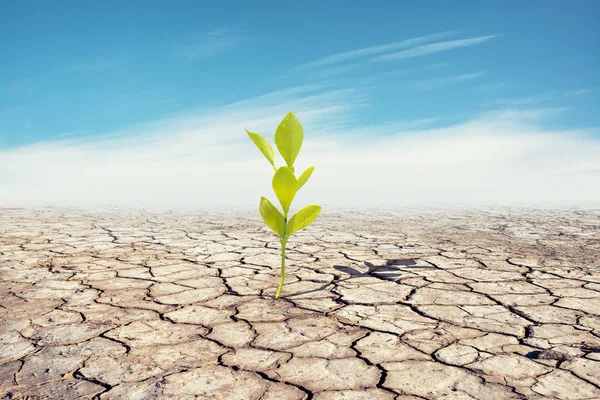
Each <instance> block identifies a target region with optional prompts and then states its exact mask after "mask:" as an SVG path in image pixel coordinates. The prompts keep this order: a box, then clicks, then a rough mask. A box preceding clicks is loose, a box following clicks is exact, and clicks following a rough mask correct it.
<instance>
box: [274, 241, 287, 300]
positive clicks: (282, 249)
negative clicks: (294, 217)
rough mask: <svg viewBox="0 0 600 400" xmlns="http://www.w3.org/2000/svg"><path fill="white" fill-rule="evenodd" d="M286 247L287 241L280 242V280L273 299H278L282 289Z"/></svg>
mask: <svg viewBox="0 0 600 400" xmlns="http://www.w3.org/2000/svg"><path fill="white" fill-rule="evenodd" d="M286 245H287V241H285V240H282V241H281V278H280V279H279V287H278V288H277V293H275V299H278V298H279V296H281V290H282V289H283V281H284V280H285V246H286Z"/></svg>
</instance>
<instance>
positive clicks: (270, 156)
mask: <svg viewBox="0 0 600 400" xmlns="http://www.w3.org/2000/svg"><path fill="white" fill-rule="evenodd" d="M246 132H247V133H248V136H250V139H252V141H253V142H254V144H255V145H256V147H258V149H259V150H260V152H261V153H263V155H264V156H265V157H266V158H267V160H269V162H270V163H271V165H272V166H273V167H275V152H274V151H273V147H271V144H270V143H269V142H268V141H267V139H265V138H264V136H262V135H261V134H259V133H254V132H250V131H249V130H248V129H246Z"/></svg>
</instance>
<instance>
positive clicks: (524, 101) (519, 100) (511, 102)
mask: <svg viewBox="0 0 600 400" xmlns="http://www.w3.org/2000/svg"><path fill="white" fill-rule="evenodd" d="M589 93H591V90H590V89H575V90H566V91H559V90H551V91H548V92H545V93H541V94H536V95H532V96H525V97H515V98H500V99H494V100H489V101H486V102H485V103H483V105H484V106H502V105H504V106H531V105H538V104H540V103H544V102H547V101H551V100H555V99H557V98H561V97H563V98H564V97H577V96H583V95H586V94H589Z"/></svg>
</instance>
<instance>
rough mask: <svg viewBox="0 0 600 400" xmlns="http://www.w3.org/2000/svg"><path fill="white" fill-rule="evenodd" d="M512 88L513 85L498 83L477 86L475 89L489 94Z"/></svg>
mask: <svg viewBox="0 0 600 400" xmlns="http://www.w3.org/2000/svg"><path fill="white" fill-rule="evenodd" d="M512 87H513V85H511V84H510V83H508V82H496V83H488V84H485V85H479V86H475V87H474V89H476V90H481V91H485V92H488V91H489V92H492V91H496V90H507V89H510V88H512Z"/></svg>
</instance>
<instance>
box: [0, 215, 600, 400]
mask: <svg viewBox="0 0 600 400" xmlns="http://www.w3.org/2000/svg"><path fill="white" fill-rule="evenodd" d="M258 218H259V217H258ZM258 218H257V217H255V216H254V215H251V214H238V215H233V214H216V213H201V214H200V213H198V214H191V213H190V214H186V213H173V212H168V213H166V212H165V213H148V212H133V211H106V212H89V211H80V210H79V211H78V210H55V209H38V210H32V209H7V208H5V209H0V274H1V275H0V295H1V297H0V398H2V399H75V398H95V399H155V398H156V399H192V398H196V399H198V398H200V399H208V398H210V399H263V400H266V399H286V400H287V399H292V400H293V399H316V400H335V399H369V400H372V399H437V398H448V399H473V398H474V399H486V400H487V399H495V400H498V399H525V398H526V399H541V398H556V399H598V398H600V271H599V267H600V260H599V259H600V210H555V211H551V210H516V209H501V210H493V209H491V210H478V211H412V212H376V213H374V212H364V213H356V212H355V213H347V214H344V215H341V214H329V215H322V216H321V217H319V219H318V220H317V223H315V224H314V225H312V226H311V227H309V228H307V229H305V230H303V231H301V232H299V233H298V234H296V235H294V237H293V238H292V240H291V241H290V243H289V245H288V246H289V252H288V269H287V275H286V286H285V287H284V296H283V298H282V299H280V300H278V301H276V300H274V299H273V295H274V293H275V290H276V288H277V284H278V277H279V262H280V259H279V243H278V240H277V237H276V236H275V235H274V234H272V233H271V232H270V231H268V230H267V228H266V227H264V225H263V223H262V221H260V220H259V219H258Z"/></svg>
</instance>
